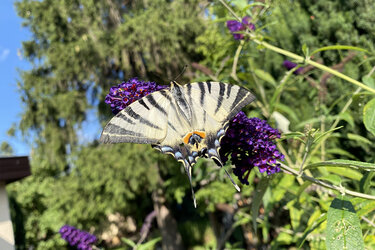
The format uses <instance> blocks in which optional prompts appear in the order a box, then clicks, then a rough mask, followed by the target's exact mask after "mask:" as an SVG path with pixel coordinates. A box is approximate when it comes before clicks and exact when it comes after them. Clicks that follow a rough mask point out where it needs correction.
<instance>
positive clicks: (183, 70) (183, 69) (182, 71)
mask: <svg viewBox="0 0 375 250" xmlns="http://www.w3.org/2000/svg"><path fill="white" fill-rule="evenodd" d="M187 67H188V66H187V65H186V64H185V66H184V67H183V68H182V70H181V73H180V74H178V75H177V76H176V77H175V79H174V80H173V81H177V79H178V78H179V77H180V76H181V75H182V74H183V73H184V72H185V70H186V68H187Z"/></svg>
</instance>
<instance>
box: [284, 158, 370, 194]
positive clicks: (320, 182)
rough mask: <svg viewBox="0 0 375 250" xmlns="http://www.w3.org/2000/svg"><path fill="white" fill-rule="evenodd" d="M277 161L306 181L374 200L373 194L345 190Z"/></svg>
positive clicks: (286, 169)
mask: <svg viewBox="0 0 375 250" xmlns="http://www.w3.org/2000/svg"><path fill="white" fill-rule="evenodd" d="M278 163H279V164H280V166H281V168H282V169H284V170H285V171H287V172H289V173H291V174H293V175H295V176H297V177H301V178H302V179H304V180H306V181H310V182H312V183H315V184H317V185H319V186H322V187H325V188H329V189H333V190H336V191H339V192H340V193H342V194H348V195H351V196H355V197H360V198H364V199H368V200H375V196H373V195H368V194H363V193H358V192H355V191H351V190H347V189H345V188H343V187H339V186H336V185H333V184H330V183H327V182H324V181H321V180H318V179H315V178H314V177H311V176H308V175H305V174H303V173H302V174H299V172H298V171H296V170H294V169H292V168H290V167H288V166H287V165H285V164H283V163H281V162H278Z"/></svg>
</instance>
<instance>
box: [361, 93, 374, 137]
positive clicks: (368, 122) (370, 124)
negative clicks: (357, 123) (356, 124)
mask: <svg viewBox="0 0 375 250" xmlns="http://www.w3.org/2000/svg"><path fill="white" fill-rule="evenodd" d="M363 123H364V124H365V127H366V129H367V130H368V131H370V132H371V133H372V134H373V135H375V98H374V99H372V100H371V101H369V102H368V103H367V104H366V105H365V107H364V108H363Z"/></svg>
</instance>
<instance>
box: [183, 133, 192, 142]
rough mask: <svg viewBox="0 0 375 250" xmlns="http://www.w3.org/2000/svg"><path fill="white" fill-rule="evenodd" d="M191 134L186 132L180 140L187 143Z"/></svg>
mask: <svg viewBox="0 0 375 250" xmlns="http://www.w3.org/2000/svg"><path fill="white" fill-rule="evenodd" d="M192 135H193V133H191V132H190V133H187V134H186V135H185V136H184V138H183V139H182V141H183V142H184V143H185V144H189V139H190V137H191V136H192Z"/></svg>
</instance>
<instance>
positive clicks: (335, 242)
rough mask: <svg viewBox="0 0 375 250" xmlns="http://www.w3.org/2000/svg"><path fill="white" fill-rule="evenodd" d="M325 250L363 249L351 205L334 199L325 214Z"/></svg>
mask: <svg viewBox="0 0 375 250" xmlns="http://www.w3.org/2000/svg"><path fill="white" fill-rule="evenodd" d="M326 237H327V238H326V246H327V249H328V250H330V249H334V250H336V249H365V246H364V243H363V238H362V230H361V225H360V222H359V218H358V216H357V214H356V212H355V210H354V207H353V205H352V203H351V202H350V201H349V200H347V199H345V198H344V199H338V198H335V199H334V200H333V201H332V203H331V206H330V208H329V209H328V213H327V229H326Z"/></svg>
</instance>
